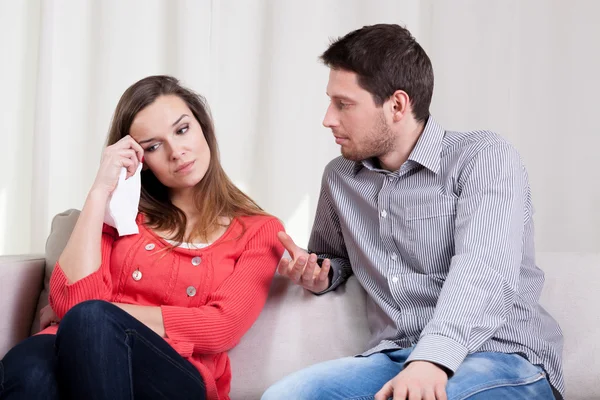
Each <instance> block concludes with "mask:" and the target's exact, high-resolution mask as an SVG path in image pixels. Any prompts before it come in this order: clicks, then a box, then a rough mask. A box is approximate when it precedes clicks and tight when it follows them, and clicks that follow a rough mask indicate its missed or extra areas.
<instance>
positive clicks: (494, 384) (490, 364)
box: [262, 349, 554, 400]
mask: <svg viewBox="0 0 600 400" xmlns="http://www.w3.org/2000/svg"><path fill="white" fill-rule="evenodd" d="M411 351H412V349H402V350H396V351H391V352H386V353H376V354H372V355H370V356H368V357H347V358H341V359H338V360H332V361H326V362H323V363H320V364H316V365H314V366H312V367H309V368H306V369H303V370H300V371H298V372H296V373H294V374H291V375H290V376H288V377H286V378H284V379H282V380H281V381H279V382H277V383H275V384H274V385H273V386H271V387H270V388H269V389H268V390H267V391H266V392H265V393H264V394H263V396H262V400H279V399H286V400H309V399H310V400H342V399H343V400H350V399H352V400H367V399H368V400H373V397H374V396H375V394H376V393H377V392H378V391H379V390H380V389H381V388H382V387H383V385H385V383H386V382H388V381H389V380H390V379H392V378H393V377H394V376H396V375H398V374H399V373H400V371H401V370H402V366H403V364H404V362H405V361H406V359H407V358H408V356H409V355H410V352H411ZM446 393H447V395H448V400H462V399H469V400H496V399H502V400H506V399H510V400H554V395H553V394H552V388H551V387H550V384H549V383H548V380H547V379H546V374H545V373H544V371H543V370H542V369H541V368H540V367H538V366H535V365H533V364H531V363H529V362H528V361H527V360H526V359H525V358H523V357H521V356H519V355H516V354H503V353H475V354H471V355H469V356H467V358H466V359H465V361H464V362H463V363H462V364H461V366H460V367H459V368H458V370H457V371H456V373H455V374H454V376H453V377H452V378H450V379H449V380H448V385H447V386H446Z"/></svg>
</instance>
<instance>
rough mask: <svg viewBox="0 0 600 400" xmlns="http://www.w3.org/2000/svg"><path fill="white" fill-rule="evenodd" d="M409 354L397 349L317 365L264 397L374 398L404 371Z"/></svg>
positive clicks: (288, 399)
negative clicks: (402, 369)
mask: <svg viewBox="0 0 600 400" xmlns="http://www.w3.org/2000/svg"><path fill="white" fill-rule="evenodd" d="M409 353H410V350H397V351H394V352H391V353H387V354H386V353H377V354H373V355H371V356H369V357H346V358H341V359H339V360H332V361H326V362H323V363H320V364H316V365H313V366H311V367H308V368H305V369H303V370H300V371H298V372H296V373H293V374H291V375H289V376H287V377H285V378H283V379H282V380H280V381H279V382H277V383H275V384H274V385H273V386H271V387H270V388H269V389H268V390H267V391H266V392H265V393H264V394H263V396H262V400H280V399H286V400H349V399H352V400H363V399H364V400H367V399H368V400H373V397H374V396H375V393H377V392H378V391H379V390H380V389H381V388H382V387H383V385H385V383H386V382H387V381H389V380H390V379H392V378H393V377H394V376H396V375H397V374H398V373H399V372H400V370H401V368H402V364H403V363H404V361H406V357H408V354H409Z"/></svg>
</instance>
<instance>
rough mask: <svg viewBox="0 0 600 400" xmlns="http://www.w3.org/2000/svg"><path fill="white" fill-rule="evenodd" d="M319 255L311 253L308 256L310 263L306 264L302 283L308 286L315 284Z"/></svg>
mask: <svg viewBox="0 0 600 400" xmlns="http://www.w3.org/2000/svg"><path fill="white" fill-rule="evenodd" d="M317 258H318V257H317V255H316V254H314V253H313V254H311V255H310V256H309V257H308V263H307V264H306V268H304V272H303V273H302V284H303V285H306V286H310V287H312V286H313V283H314V281H315V269H316V268H317Z"/></svg>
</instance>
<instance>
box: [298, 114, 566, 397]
mask: <svg viewBox="0 0 600 400" xmlns="http://www.w3.org/2000/svg"><path fill="white" fill-rule="evenodd" d="M532 213H533V208H532V203H531V193H530V188H529V183H528V179H527V173H526V171H525V168H524V166H523V164H522V161H521V158H520V156H519V154H518V153H517V151H516V150H515V148H514V147H512V146H511V145H510V144H509V143H508V142H507V141H506V140H504V139H503V138H502V137H500V136H499V135H497V134H495V133H493V132H489V131H472V132H451V131H445V130H444V129H443V128H442V127H441V126H440V125H438V124H437V123H436V121H435V120H434V119H433V117H429V119H428V121H427V123H426V125H425V129H424V131H423V133H422V135H421V136H420V138H419V140H418V142H417V144H416V145H415V147H414V149H413V151H412V152H411V154H410V157H409V158H408V160H407V161H406V162H405V163H404V164H403V165H402V167H401V168H400V169H399V170H397V171H392V172H390V171H387V170H383V169H380V168H378V167H377V164H376V163H375V162H374V161H373V160H365V161H363V162H353V161H349V160H346V159H344V158H342V157H339V158H336V159H335V160H333V161H332V162H330V163H329V164H328V165H327V167H326V168H325V172H324V174H323V182H322V187H321V193H320V198H319V203H318V206H317V212H316V217H315V224H314V227H313V231H312V234H311V238H310V241H309V245H308V248H309V250H310V251H311V252H314V253H317V254H318V255H319V257H320V259H323V258H330V259H331V261H332V273H331V275H330V277H331V286H330V287H329V289H327V290H326V291H324V292H323V293H325V292H327V291H330V290H334V289H335V288H336V287H338V286H339V285H340V284H342V283H343V282H344V281H345V280H346V279H347V278H348V276H349V275H351V274H352V273H354V275H355V276H356V277H357V278H358V280H359V281H360V283H361V285H362V286H363V287H364V289H365V290H366V292H367V293H368V296H367V298H368V304H367V313H368V316H367V317H368V321H369V325H370V328H371V332H372V337H371V343H370V347H371V349H370V350H368V351H366V352H365V353H363V355H369V354H372V353H376V352H380V351H383V350H391V349H398V348H406V347H410V346H415V347H414V349H413V351H412V353H411V355H410V357H409V359H408V361H407V362H410V361H414V360H426V361H430V362H433V363H436V364H439V365H442V366H444V367H446V368H448V369H449V370H450V371H452V372H455V371H456V369H457V368H458V367H459V366H460V364H461V363H462V362H463V360H464V359H465V357H466V356H467V355H468V354H471V353H474V352H482V351H486V352H503V353H518V354H521V355H523V356H525V357H526V358H527V359H528V360H529V361H530V362H531V363H533V364H537V365H541V366H542V367H543V368H544V370H545V371H546V372H547V373H548V377H549V381H550V383H551V384H552V386H553V387H554V388H555V389H556V390H558V391H559V392H561V393H563V391H564V384H563V376H562V361H561V354H562V332H561V330H560V327H559V326H558V324H557V323H556V321H555V320H554V319H553V318H552V317H551V316H550V315H549V314H548V313H547V312H546V311H545V310H544V309H543V308H542V307H541V306H540V305H539V303H538V300H539V297H540V293H541V290H542V286H543V283H544V273H543V272H542V271H541V270H540V269H539V268H538V267H537V266H536V264H535V251H534V240H533V238H534V234H533V220H532Z"/></svg>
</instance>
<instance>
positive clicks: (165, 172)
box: [129, 95, 211, 194]
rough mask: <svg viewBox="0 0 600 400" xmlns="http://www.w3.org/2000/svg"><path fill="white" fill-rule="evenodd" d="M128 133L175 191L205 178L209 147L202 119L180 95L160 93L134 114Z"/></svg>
mask: <svg viewBox="0 0 600 400" xmlns="http://www.w3.org/2000/svg"><path fill="white" fill-rule="evenodd" d="M129 134H130V135H131V137H133V139H135V141H137V142H138V143H139V144H140V145H141V146H142V148H143V149H144V164H145V166H146V167H148V168H149V169H150V170H151V171H152V172H153V173H154V175H155V176H156V178H157V179H158V180H159V181H160V182H161V183H162V184H163V185H165V186H166V187H168V188H170V189H171V193H172V194H173V193H176V192H178V191H182V190H185V189H189V188H192V187H194V186H195V185H196V184H197V183H198V182H200V181H201V180H202V178H204V175H205V174H206V171H207V169H208V165H209V163H210V157H211V154H210V149H209V147H208V143H207V142H206V139H205V138H204V133H203V132H202V127H201V126H200V123H199V122H198V121H197V120H196V118H195V117H194V114H193V113H192V111H191V110H190V109H189V107H188V106H187V104H186V103H185V101H183V100H182V99H181V98H180V97H178V96H175V95H166V96H160V97H158V98H157V99H156V100H155V101H154V103H152V104H150V105H149V106H147V107H146V108H144V109H143V110H142V111H140V112H139V113H138V114H137V115H136V116H135V119H134V120H133V123H132V124H131V128H130V129H129Z"/></svg>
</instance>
